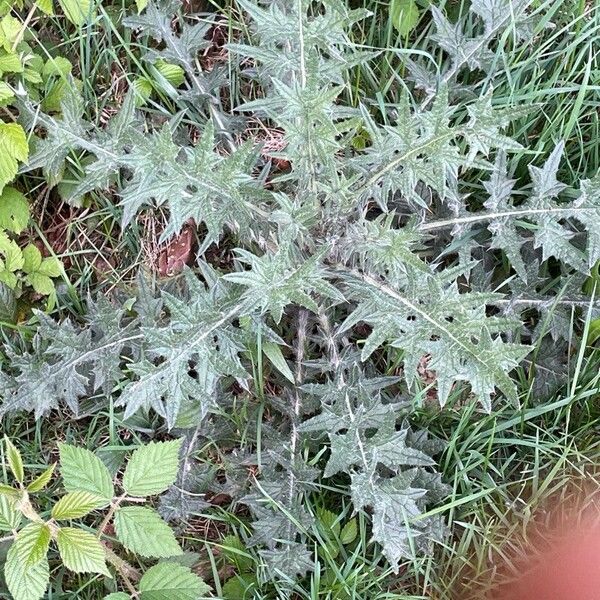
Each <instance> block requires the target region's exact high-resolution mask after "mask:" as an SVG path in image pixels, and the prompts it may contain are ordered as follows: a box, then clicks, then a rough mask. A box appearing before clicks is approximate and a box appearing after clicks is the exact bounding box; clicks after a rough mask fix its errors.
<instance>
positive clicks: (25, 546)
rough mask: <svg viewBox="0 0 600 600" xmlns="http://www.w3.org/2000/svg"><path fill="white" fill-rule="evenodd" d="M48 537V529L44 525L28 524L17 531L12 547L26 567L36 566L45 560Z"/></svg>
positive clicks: (48, 543)
mask: <svg viewBox="0 0 600 600" xmlns="http://www.w3.org/2000/svg"><path fill="white" fill-rule="evenodd" d="M50 537H51V534H50V528H49V527H48V525H46V524H45V523H30V524H29V525H27V526H26V527H24V528H23V529H21V531H19V533H18V534H17V538H16V540H15V543H14V545H15V546H16V551H17V552H18V554H19V558H20V559H21V560H22V561H23V564H24V565H25V566H26V567H31V566H33V565H36V564H37V563H39V562H40V561H41V560H43V559H45V558H46V555H47V554H48V547H49V546H50Z"/></svg>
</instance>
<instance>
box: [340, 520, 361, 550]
mask: <svg viewBox="0 0 600 600" xmlns="http://www.w3.org/2000/svg"><path fill="white" fill-rule="evenodd" d="M357 535H358V525H357V523H356V519H350V520H349V521H348V522H347V523H346V524H345V525H344V526H343V527H342V531H341V533H340V542H342V544H344V546H347V545H348V544H351V543H352V542H353V541H354V540H355V539H356V536H357Z"/></svg>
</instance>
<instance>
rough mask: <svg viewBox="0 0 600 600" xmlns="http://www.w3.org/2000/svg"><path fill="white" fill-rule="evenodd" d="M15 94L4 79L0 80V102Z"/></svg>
mask: <svg viewBox="0 0 600 600" xmlns="http://www.w3.org/2000/svg"><path fill="white" fill-rule="evenodd" d="M14 97H15V94H14V92H13V91H12V89H11V88H10V86H9V85H8V83H6V82H4V81H0V103H4V102H6V101H7V100H10V99H11V98H14Z"/></svg>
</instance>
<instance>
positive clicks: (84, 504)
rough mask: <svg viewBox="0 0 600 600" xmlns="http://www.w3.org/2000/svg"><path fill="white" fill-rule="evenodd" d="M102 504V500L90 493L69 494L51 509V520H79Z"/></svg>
mask: <svg viewBox="0 0 600 600" xmlns="http://www.w3.org/2000/svg"><path fill="white" fill-rule="evenodd" d="M103 504H104V500H103V499H102V498H99V497H98V496H96V495H95V494H91V493H90V492H84V491H78V492H69V493H68V494H66V495H65V496H63V497H62V498H61V499H60V500H59V501H58V502H57V503H56V504H55V505H54V507H53V508H52V518H53V519H56V520H57V521H61V520H67V519H79V518H81V517H84V516H85V515H87V514H88V513H90V512H91V511H93V510H95V509H97V508H99V507H101V506H102V505H103Z"/></svg>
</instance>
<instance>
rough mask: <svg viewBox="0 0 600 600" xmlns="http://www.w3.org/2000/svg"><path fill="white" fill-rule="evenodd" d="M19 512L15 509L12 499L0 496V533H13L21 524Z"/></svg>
mask: <svg viewBox="0 0 600 600" xmlns="http://www.w3.org/2000/svg"><path fill="white" fill-rule="evenodd" d="M21 518H22V517H21V512H20V511H18V510H17V509H16V508H15V501H14V499H13V498H11V497H9V496H5V495H3V494H2V495H0V531H14V530H16V529H18V528H19V525H20V524H21Z"/></svg>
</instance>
